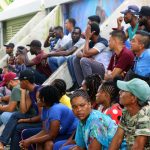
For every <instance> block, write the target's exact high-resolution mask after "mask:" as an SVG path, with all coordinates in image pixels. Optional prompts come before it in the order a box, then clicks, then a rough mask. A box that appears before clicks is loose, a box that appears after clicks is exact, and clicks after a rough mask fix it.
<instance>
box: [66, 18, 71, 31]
mask: <svg viewBox="0 0 150 150" xmlns="http://www.w3.org/2000/svg"><path fill="white" fill-rule="evenodd" d="M65 28H66V29H67V30H70V28H71V23H70V22H69V20H66V22H65Z"/></svg>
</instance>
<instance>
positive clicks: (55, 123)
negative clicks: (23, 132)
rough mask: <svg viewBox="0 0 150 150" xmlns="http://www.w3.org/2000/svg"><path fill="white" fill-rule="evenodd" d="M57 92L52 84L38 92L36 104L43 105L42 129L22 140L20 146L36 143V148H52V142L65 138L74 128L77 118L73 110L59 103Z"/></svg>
mask: <svg viewBox="0 0 150 150" xmlns="http://www.w3.org/2000/svg"><path fill="white" fill-rule="evenodd" d="M59 97H60V96H59V92H58V90H57V88H55V87H54V86H46V87H43V88H42V89H41V90H40V92H39V102H38V105H40V106H41V107H43V110H42V115H41V120H42V122H43V129H42V130H41V131H40V132H39V133H38V134H36V135H34V136H32V137H30V138H28V139H26V140H22V141H21V142H20V146H21V147H23V148H28V147H29V145H30V144H34V143H36V145H37V150H45V149H46V150H52V148H53V142H55V141H57V140H64V139H67V138H68V137H69V136H70V135H71V134H72V132H73V131H74V130H75V129H76V126H77V123H78V120H77V119H76V118H75V116H74V115H73V112H72V111H71V110H70V109H69V108H68V107H66V106H65V105H63V104H60V103H59Z"/></svg>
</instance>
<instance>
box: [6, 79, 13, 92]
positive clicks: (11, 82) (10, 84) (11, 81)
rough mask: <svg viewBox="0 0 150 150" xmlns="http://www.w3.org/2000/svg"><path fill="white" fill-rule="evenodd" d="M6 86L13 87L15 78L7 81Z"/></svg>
mask: <svg viewBox="0 0 150 150" xmlns="http://www.w3.org/2000/svg"><path fill="white" fill-rule="evenodd" d="M6 87H7V88H8V89H10V90H12V88H13V80H10V81H9V82H7V83H6Z"/></svg>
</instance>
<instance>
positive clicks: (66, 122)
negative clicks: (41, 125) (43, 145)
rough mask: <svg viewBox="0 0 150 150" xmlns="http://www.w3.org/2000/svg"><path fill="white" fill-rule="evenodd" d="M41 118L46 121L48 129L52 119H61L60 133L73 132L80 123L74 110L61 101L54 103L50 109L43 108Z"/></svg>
mask: <svg viewBox="0 0 150 150" xmlns="http://www.w3.org/2000/svg"><path fill="white" fill-rule="evenodd" d="M41 120H42V121H43V122H45V129H46V131H48V130H49V127H50V123H51V121H54V120H58V121H60V130H59V134H72V132H73V131H74V130H75V129H76V127H77V124H78V119H77V118H76V117H75V116H74V114H73V112H72V110H71V109H69V108H68V107H67V106H65V105H63V104H61V103H58V104H54V105H53V106H52V107H50V108H49V109H46V108H43V110H42V114H41Z"/></svg>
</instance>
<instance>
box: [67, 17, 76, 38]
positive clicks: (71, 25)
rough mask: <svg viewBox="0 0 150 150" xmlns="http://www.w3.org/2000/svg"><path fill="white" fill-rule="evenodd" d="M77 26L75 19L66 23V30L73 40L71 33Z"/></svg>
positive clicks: (70, 19)
mask: <svg viewBox="0 0 150 150" xmlns="http://www.w3.org/2000/svg"><path fill="white" fill-rule="evenodd" d="M75 25H76V21H75V19H73V18H69V19H67V20H66V22H65V28H66V30H67V31H68V32H69V34H68V38H69V39H71V33H72V31H73V29H74V27H75Z"/></svg>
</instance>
